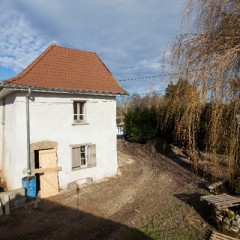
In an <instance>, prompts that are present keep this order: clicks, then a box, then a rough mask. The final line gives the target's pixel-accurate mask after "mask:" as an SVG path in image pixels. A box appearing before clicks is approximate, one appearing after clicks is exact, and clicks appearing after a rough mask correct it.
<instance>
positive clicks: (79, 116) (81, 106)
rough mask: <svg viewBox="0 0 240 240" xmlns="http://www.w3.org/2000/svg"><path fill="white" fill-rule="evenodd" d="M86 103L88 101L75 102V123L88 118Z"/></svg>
mask: <svg viewBox="0 0 240 240" xmlns="http://www.w3.org/2000/svg"><path fill="white" fill-rule="evenodd" d="M85 105H86V102H73V119H74V122H75V123H81V122H84V121H85V120H86V114H85Z"/></svg>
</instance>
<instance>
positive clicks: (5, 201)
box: [4, 194, 10, 215]
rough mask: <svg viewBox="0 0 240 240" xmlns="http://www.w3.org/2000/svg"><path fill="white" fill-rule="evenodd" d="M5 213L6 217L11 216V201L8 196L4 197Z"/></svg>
mask: <svg viewBox="0 0 240 240" xmlns="http://www.w3.org/2000/svg"><path fill="white" fill-rule="evenodd" d="M4 212H5V215H9V214H10V199H9V196H8V195H7V194H6V195H5V196H4Z"/></svg>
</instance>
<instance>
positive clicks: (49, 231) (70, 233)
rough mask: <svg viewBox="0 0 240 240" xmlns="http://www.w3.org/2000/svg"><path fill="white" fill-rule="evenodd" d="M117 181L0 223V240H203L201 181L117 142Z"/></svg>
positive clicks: (145, 150) (75, 191)
mask: <svg viewBox="0 0 240 240" xmlns="http://www.w3.org/2000/svg"><path fill="white" fill-rule="evenodd" d="M118 159H119V165H120V169H121V172H122V175H119V176H116V177H114V178H111V179H108V180H107V181H102V182H98V183H94V184H91V185H88V186H85V187H81V186H80V188H77V187H73V188H71V189H70V190H64V191H62V193H61V194H60V195H58V196H55V197H52V198H49V199H47V200H41V202H40V203H39V207H38V208H36V209H35V208H34V207H33V205H28V206H26V207H22V208H20V209H18V210H15V211H13V212H12V213H11V215H9V216H3V217H1V218H0V239H18V240H21V239H34V240H36V239H83V240H85V239H86V240H87V239H109V240H110V239H119V240H128V239H179V240H182V239H183V240H184V239H191V240H193V239H203V237H204V235H205V233H206V231H207V230H208V229H209V228H211V227H210V225H209V224H208V223H207V222H206V220H207V216H208V208H207V206H205V205H203V203H202V202H200V199H199V198H200V196H201V195H205V194H206V192H205V190H203V189H201V188H200V187H199V186H201V185H202V184H203V180H202V179H201V178H199V177H197V176H196V175H194V174H193V173H192V172H190V171H188V170H186V169H185V168H183V167H181V166H179V165H178V164H177V163H175V162H174V161H172V160H170V159H169V158H167V157H165V156H164V155H161V154H160V153H157V152H156V151H155V147H154V145H141V144H136V143H129V142H125V141H119V142H118Z"/></svg>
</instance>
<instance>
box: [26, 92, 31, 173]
mask: <svg viewBox="0 0 240 240" xmlns="http://www.w3.org/2000/svg"><path fill="white" fill-rule="evenodd" d="M30 96H31V88H28V93H27V95H26V127H27V174H28V176H30V175H31V163H30V121H29V99H30Z"/></svg>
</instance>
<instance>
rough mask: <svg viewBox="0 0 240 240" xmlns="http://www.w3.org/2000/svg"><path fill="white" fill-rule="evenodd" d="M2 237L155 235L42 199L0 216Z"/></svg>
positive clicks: (20, 239)
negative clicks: (35, 206) (37, 203)
mask: <svg viewBox="0 0 240 240" xmlns="http://www.w3.org/2000/svg"><path fill="white" fill-rule="evenodd" d="M0 239H8V240H11V239H18V240H27V239H34V240H37V239H46V240H47V239H80V240H81V239H83V240H89V239H92V240H94V239H99V240H101V239H102V240H103V239H119V240H128V239H139V240H140V239H144V240H150V239H152V238H150V237H148V236H146V235H145V234H144V233H142V232H141V231H139V230H137V229H134V228H131V227H128V226H126V225H123V224H120V223H117V222H114V221H111V220H109V219H104V218H102V217H99V216H94V215H92V214H89V213H86V212H83V211H81V210H78V209H77V207H76V208H71V207H68V206H64V205H61V204H58V203H55V202H51V201H49V200H42V201H41V202H40V204H39V206H38V207H37V208H34V206H33V204H28V205H27V206H25V207H22V208H20V209H17V210H15V211H12V212H11V215H8V216H2V217H0Z"/></svg>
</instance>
